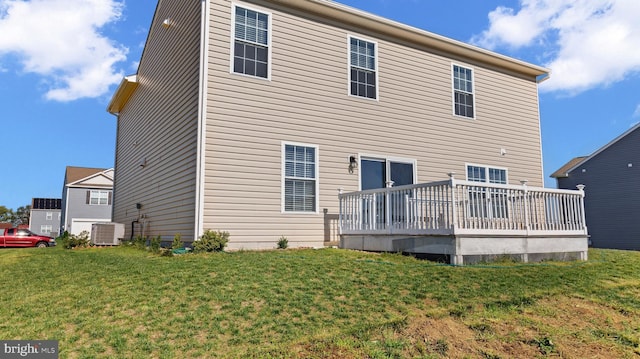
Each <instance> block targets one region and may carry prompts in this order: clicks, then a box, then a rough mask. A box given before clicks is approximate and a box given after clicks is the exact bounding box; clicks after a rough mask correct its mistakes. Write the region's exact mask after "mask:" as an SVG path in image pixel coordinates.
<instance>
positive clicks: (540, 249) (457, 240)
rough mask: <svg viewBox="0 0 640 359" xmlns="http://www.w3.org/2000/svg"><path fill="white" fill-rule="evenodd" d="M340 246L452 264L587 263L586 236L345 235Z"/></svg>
mask: <svg viewBox="0 0 640 359" xmlns="http://www.w3.org/2000/svg"><path fill="white" fill-rule="evenodd" d="M340 247H341V248H346V249H356V250H364V251H372V252H403V253H414V254H438V255H447V256H449V258H451V264H469V263H477V262H481V261H492V260H495V259H498V258H501V257H504V256H507V257H510V258H513V259H514V260H517V261H522V262H537V261H542V260H587V250H588V239H587V236H555V237H551V236H549V237H527V236H519V237H518V236H515V237H514V236H509V237H498V236H496V237H473V236H387V235H379V236H374V235H342V237H341V240H340Z"/></svg>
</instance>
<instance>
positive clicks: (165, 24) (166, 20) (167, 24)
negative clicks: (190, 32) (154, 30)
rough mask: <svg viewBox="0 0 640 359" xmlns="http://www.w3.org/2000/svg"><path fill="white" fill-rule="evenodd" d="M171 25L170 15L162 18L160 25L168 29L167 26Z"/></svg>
mask: <svg viewBox="0 0 640 359" xmlns="http://www.w3.org/2000/svg"><path fill="white" fill-rule="evenodd" d="M171 25H172V22H171V18H170V17H168V18H166V19H164V21H163V22H162V27H164V28H165V29H168V28H169V27H171Z"/></svg>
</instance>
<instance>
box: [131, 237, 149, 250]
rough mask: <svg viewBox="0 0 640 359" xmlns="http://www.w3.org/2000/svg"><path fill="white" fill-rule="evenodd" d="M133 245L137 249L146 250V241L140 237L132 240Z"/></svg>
mask: <svg viewBox="0 0 640 359" xmlns="http://www.w3.org/2000/svg"><path fill="white" fill-rule="evenodd" d="M133 244H134V245H135V246H136V248H138V249H146V248H147V239H146V238H145V237H143V236H141V235H137V236H136V238H134V240H133Z"/></svg>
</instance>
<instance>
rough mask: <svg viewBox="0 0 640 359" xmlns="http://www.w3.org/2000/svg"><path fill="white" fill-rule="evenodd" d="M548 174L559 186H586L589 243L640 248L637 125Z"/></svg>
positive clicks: (639, 142) (639, 131)
mask: <svg viewBox="0 0 640 359" xmlns="http://www.w3.org/2000/svg"><path fill="white" fill-rule="evenodd" d="M551 177H553V178H555V179H556V180H557V182H558V188H568V189H571V188H575V186H576V185H579V184H582V185H585V186H586V187H585V199H584V201H585V213H586V220H587V226H588V227H589V234H590V240H591V245H592V246H593V247H598V248H617V249H634V250H640V220H639V219H640V187H639V186H640V124H637V125H635V126H633V127H632V128H631V129H629V130H628V131H626V132H625V133H623V134H622V135H620V136H619V137H617V138H616V139H614V140H613V141H611V142H609V143H608V144H606V145H605V146H603V147H602V148H600V149H598V150H597V151H595V152H594V153H593V154H591V155H590V156H586V157H578V158H574V159H572V160H571V161H569V162H568V163H567V164H566V165H564V166H562V168H560V169H559V170H557V171H556V172H554V173H553V174H552V175H551Z"/></svg>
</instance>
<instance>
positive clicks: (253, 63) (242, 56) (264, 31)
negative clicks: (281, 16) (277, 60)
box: [232, 6, 270, 78]
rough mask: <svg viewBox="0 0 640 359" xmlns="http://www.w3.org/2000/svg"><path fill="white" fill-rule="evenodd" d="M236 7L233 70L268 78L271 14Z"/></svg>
mask: <svg viewBox="0 0 640 359" xmlns="http://www.w3.org/2000/svg"><path fill="white" fill-rule="evenodd" d="M234 8H235V11H234V44H233V65H232V66H233V72H235V73H238V74H245V75H250V76H256V77H262V78H268V77H269V42H270V41H269V22H270V21H269V17H270V15H269V14H267V13H262V12H258V11H254V10H250V9H246V8H243V7H240V6H235V7H234Z"/></svg>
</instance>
